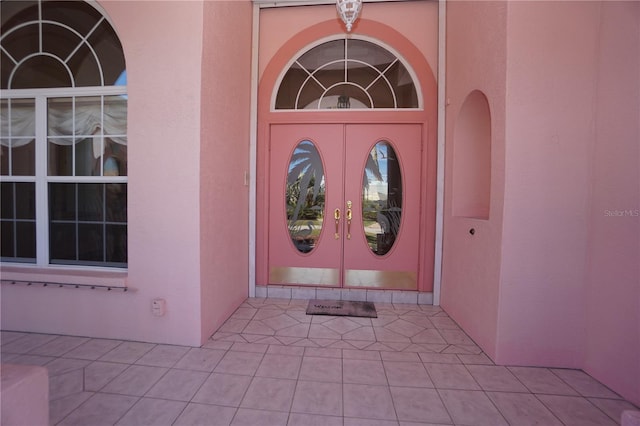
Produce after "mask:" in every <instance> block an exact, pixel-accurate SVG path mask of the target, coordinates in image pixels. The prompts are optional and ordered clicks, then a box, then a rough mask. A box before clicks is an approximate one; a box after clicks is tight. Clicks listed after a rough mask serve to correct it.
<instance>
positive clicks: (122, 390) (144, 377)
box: [102, 365, 167, 396]
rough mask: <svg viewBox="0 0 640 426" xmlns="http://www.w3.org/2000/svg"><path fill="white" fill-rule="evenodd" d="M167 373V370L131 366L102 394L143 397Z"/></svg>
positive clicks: (107, 386)
mask: <svg viewBox="0 0 640 426" xmlns="http://www.w3.org/2000/svg"><path fill="white" fill-rule="evenodd" d="M166 372H167V369H166V368H161V367H150V366H146V365H131V366H129V367H128V368H127V369H126V370H125V371H123V372H122V373H120V375H119V376H118V377H116V378H115V379H113V380H112V381H111V382H109V384H107V385H106V386H105V387H104V388H102V392H106V393H117V394H120V395H134V396H142V395H144V394H145V393H146V392H147V391H148V390H149V389H151V387H152V386H153V385H154V384H155V383H156V382H157V381H158V380H159V379H160V377H162V376H163V375H164V374H165V373H166Z"/></svg>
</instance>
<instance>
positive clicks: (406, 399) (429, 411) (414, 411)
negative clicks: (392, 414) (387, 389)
mask: <svg viewBox="0 0 640 426" xmlns="http://www.w3.org/2000/svg"><path fill="white" fill-rule="evenodd" d="M391 394H392V395H393V404H394V406H395V410H396V413H397V414H398V420H401V421H407V422H430V423H444V424H451V418H450V417H449V414H448V413H447V410H446V409H445V406H444V404H443V403H442V400H441V399H440V396H439V395H438V392H437V391H436V390H435V389H416V388H406V387H391Z"/></svg>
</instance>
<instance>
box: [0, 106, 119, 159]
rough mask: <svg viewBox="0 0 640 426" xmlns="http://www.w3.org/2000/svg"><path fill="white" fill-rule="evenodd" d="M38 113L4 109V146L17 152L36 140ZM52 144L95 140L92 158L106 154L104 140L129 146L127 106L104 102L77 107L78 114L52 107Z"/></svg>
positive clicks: (19, 108) (1, 119)
mask: <svg viewBox="0 0 640 426" xmlns="http://www.w3.org/2000/svg"><path fill="white" fill-rule="evenodd" d="M35 120H36V117H35V112H34V108H33V107H24V106H19V105H17V106H12V108H11V109H8V108H2V111H1V113H0V122H1V123H2V125H1V127H2V135H1V136H2V138H1V139H0V143H1V144H2V145H4V146H8V147H14V148H18V147H21V146H24V145H27V144H29V143H31V142H32V141H33V140H34V139H35ZM48 129H49V130H48V137H49V141H50V142H52V143H55V144H57V145H73V144H74V143H77V142H80V141H81V140H84V139H86V138H90V137H92V138H93V155H94V157H95V158H99V157H100V156H102V155H103V153H104V141H103V138H105V137H106V138H109V139H110V140H111V141H112V142H114V143H117V144H120V145H124V146H126V145H127V137H126V133H127V104H126V101H125V102H105V103H104V105H100V103H92V104H81V103H78V104H76V107H75V111H74V110H73V109H72V108H70V107H69V105H68V104H65V105H55V104H50V105H49V109H48Z"/></svg>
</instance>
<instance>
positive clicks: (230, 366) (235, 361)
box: [214, 351, 263, 376]
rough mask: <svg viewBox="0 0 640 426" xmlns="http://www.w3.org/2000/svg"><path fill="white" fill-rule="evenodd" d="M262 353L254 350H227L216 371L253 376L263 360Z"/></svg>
mask: <svg viewBox="0 0 640 426" xmlns="http://www.w3.org/2000/svg"><path fill="white" fill-rule="evenodd" d="M262 357H263V355H262V354H257V353H253V352H233V351H229V352H227V353H226V354H225V355H224V357H222V359H221V360H220V362H219V363H218V365H217V366H216V368H215V369H214V371H215V372H216V373H226V374H244V375H247V376H253V375H254V374H255V372H256V370H257V369H258V366H259V365H260V361H262Z"/></svg>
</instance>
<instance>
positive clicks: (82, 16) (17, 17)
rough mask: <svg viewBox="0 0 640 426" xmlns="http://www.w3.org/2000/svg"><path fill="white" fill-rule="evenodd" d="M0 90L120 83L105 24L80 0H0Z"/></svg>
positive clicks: (119, 60) (120, 67)
mask: <svg viewBox="0 0 640 426" xmlns="http://www.w3.org/2000/svg"><path fill="white" fill-rule="evenodd" d="M0 40H1V41H2V48H1V49H0V51H1V52H2V56H1V57H0V63H2V67H0V70H1V73H0V75H1V78H0V87H1V88H2V89H25V88H29V89H30V88H38V87H39V88H50V87H80V86H83V87H86V86H115V85H125V84H126V81H125V80H124V78H123V77H124V70H125V59H124V53H123V51H122V46H121V44H120V40H119V39H118V36H117V35H116V33H115V31H114V30H113V28H112V27H111V24H109V22H108V21H107V20H106V19H105V17H104V16H102V14H101V13H100V12H99V11H98V10H96V9H95V8H94V7H92V6H91V5H89V4H88V3H85V2H80V1H44V0H41V1H15V0H3V1H2V36H1V37H0Z"/></svg>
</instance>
